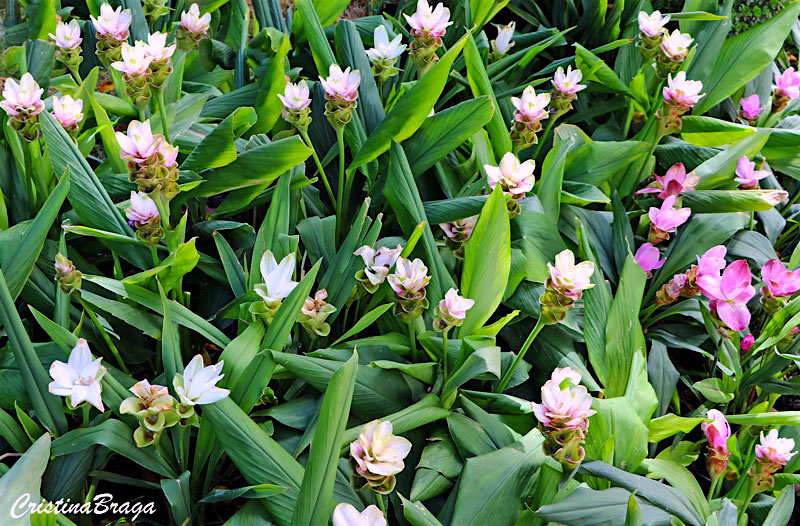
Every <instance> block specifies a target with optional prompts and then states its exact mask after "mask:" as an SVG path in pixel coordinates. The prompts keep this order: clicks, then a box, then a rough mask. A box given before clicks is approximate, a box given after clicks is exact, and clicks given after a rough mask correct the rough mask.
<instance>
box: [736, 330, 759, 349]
mask: <svg viewBox="0 0 800 526" xmlns="http://www.w3.org/2000/svg"><path fill="white" fill-rule="evenodd" d="M755 342H756V337H755V336H753V335H752V334H748V335H747V336H745V337H744V338H742V342H741V343H740V344H739V348H740V349H741V350H742V352H747V351H749V350H750V349H751V348H752V347H753V344H754V343H755Z"/></svg>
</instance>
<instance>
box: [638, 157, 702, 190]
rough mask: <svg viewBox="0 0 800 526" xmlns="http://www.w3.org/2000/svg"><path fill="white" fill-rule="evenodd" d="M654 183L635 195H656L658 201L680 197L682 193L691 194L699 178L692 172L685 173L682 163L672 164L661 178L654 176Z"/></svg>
mask: <svg viewBox="0 0 800 526" xmlns="http://www.w3.org/2000/svg"><path fill="white" fill-rule="evenodd" d="M653 177H655V182H653V183H652V184H650V185H649V186H648V187H647V188H642V189H641V190H639V191H638V192H636V194H637V195H638V194H658V198H659V199H666V198H667V197H669V196H675V197H676V198H677V197H679V196H680V194H681V193H682V192H691V191H693V190H694V187H695V186H696V185H697V183H699V182H700V178H699V177H697V176H696V175H695V174H694V172H689V173H686V167H685V166H684V165H683V163H677V164H673V165H672V166H671V167H670V168H669V170H667V173H666V174H664V175H663V176H661V175H654V176H653Z"/></svg>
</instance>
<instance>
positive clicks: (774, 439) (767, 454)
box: [756, 429, 797, 466]
mask: <svg viewBox="0 0 800 526" xmlns="http://www.w3.org/2000/svg"><path fill="white" fill-rule="evenodd" d="M792 449H794V440H792V439H791V438H778V430H777V429H772V430H770V432H769V433H767V436H764V432H763V431H762V432H761V443H760V444H757V445H756V457H758V458H760V459H762V460H766V461H768V462H773V463H775V464H778V465H781V466H783V465H785V464H786V463H787V462H789V460H790V459H791V458H792V457H793V456H794V455H795V454H796V453H797V452H796V451H792Z"/></svg>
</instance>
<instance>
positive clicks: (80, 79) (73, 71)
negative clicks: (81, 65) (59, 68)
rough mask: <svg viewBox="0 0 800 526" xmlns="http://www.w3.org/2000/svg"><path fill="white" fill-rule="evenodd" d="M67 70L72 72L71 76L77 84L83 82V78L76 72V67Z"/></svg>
mask: <svg viewBox="0 0 800 526" xmlns="http://www.w3.org/2000/svg"><path fill="white" fill-rule="evenodd" d="M69 72H70V73H72V77H73V78H74V79H75V82H77V83H78V86H80V85H81V84H83V79H82V78H81V74H80V73H79V72H78V68H76V67H70V68H69Z"/></svg>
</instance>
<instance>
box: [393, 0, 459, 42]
mask: <svg viewBox="0 0 800 526" xmlns="http://www.w3.org/2000/svg"><path fill="white" fill-rule="evenodd" d="M403 16H404V17H406V21H407V22H408V25H409V26H411V34H412V35H414V36H415V37H418V38H419V37H430V38H434V39H435V38H441V37H443V36H444V34H445V33H446V32H447V27H448V26H450V25H451V24H452V22H451V21H450V10H449V9H447V8H446V7H445V6H444V5H443V4H441V3H439V4H436V8H435V9H433V10H431V6H429V5H428V2H427V1H426V0H419V1H418V2H417V10H416V11H415V12H414V14H413V15H411V16H408V15H406V14H403Z"/></svg>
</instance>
